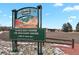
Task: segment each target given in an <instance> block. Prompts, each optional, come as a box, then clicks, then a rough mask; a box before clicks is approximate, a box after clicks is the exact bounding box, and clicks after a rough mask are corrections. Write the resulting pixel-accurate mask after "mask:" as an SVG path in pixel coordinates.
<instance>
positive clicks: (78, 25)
mask: <svg viewBox="0 0 79 59" xmlns="http://www.w3.org/2000/svg"><path fill="white" fill-rule="evenodd" d="M76 31H77V32H79V22H78V23H77V25H76Z"/></svg>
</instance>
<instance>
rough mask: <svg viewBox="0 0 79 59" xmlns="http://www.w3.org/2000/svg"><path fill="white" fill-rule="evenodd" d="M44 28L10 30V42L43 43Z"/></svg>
mask: <svg viewBox="0 0 79 59" xmlns="http://www.w3.org/2000/svg"><path fill="white" fill-rule="evenodd" d="M45 31H46V29H45V28H43V29H42V28H28V29H25V28H24V29H21V28H19V29H18V28H17V29H11V30H10V38H11V39H12V40H28V41H44V39H45Z"/></svg>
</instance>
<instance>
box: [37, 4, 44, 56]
mask: <svg viewBox="0 0 79 59" xmlns="http://www.w3.org/2000/svg"><path fill="white" fill-rule="evenodd" d="M37 8H38V21H39V26H38V28H42V6H41V5H39V6H37ZM42 54H43V53H42V42H38V55H42Z"/></svg>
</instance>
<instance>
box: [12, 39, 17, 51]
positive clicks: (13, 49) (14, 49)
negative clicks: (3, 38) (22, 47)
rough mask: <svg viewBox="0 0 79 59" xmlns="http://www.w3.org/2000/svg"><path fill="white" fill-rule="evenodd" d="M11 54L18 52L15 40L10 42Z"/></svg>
mask: <svg viewBox="0 0 79 59" xmlns="http://www.w3.org/2000/svg"><path fill="white" fill-rule="evenodd" d="M12 52H18V50H17V41H15V40H12Z"/></svg>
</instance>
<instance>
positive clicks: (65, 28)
mask: <svg viewBox="0 0 79 59" xmlns="http://www.w3.org/2000/svg"><path fill="white" fill-rule="evenodd" d="M62 30H63V31H64V32H72V25H71V24H70V23H64V24H63V26H62Z"/></svg>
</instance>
